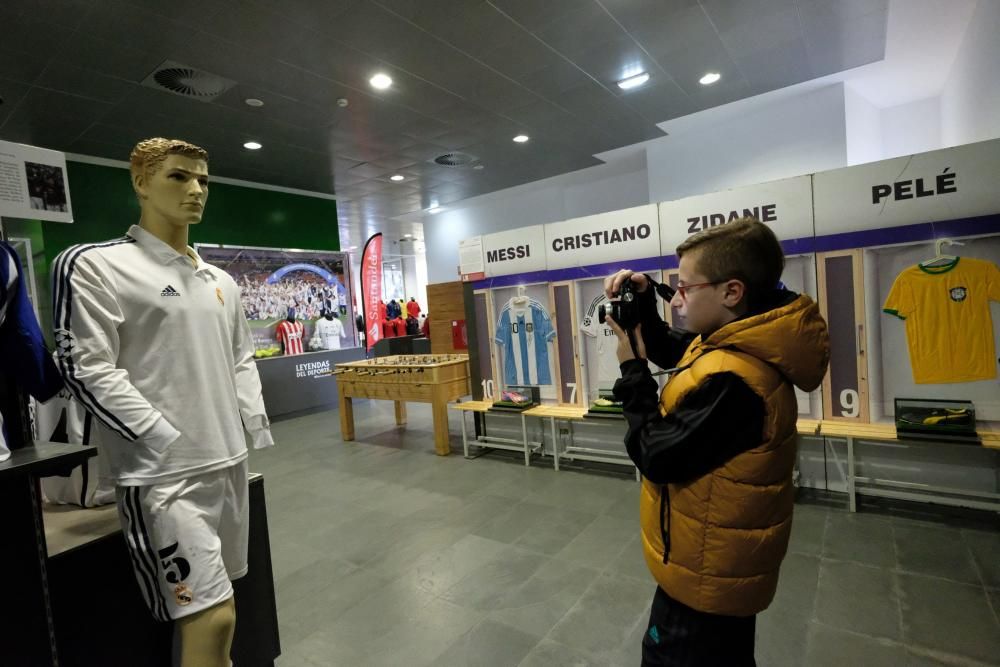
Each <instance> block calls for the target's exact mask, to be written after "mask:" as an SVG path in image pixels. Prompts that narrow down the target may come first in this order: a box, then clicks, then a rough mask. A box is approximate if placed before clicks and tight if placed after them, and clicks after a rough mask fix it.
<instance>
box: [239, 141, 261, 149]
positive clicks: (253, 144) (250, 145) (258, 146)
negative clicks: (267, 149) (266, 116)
mask: <svg viewBox="0 0 1000 667" xmlns="http://www.w3.org/2000/svg"><path fill="white" fill-rule="evenodd" d="M263 147H264V145H263V144H261V143H259V142H257V141H248V142H246V143H245V144H243V148H245V149H247V150H248V151H259V150H260V149H261V148H263Z"/></svg>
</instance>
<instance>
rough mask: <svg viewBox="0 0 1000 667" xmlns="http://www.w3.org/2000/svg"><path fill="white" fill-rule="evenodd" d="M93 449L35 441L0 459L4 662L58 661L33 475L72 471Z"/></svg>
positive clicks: (42, 666)
mask: <svg viewBox="0 0 1000 667" xmlns="http://www.w3.org/2000/svg"><path fill="white" fill-rule="evenodd" d="M95 453H96V451H95V450H94V448H93V447H83V446H81V445H67V444H62V443H47V442H39V443H35V444H34V445H33V446H32V445H28V446H27V447H22V448H21V449H16V450H14V451H13V452H12V453H11V457H10V458H9V459H7V460H6V461H4V462H2V463H0V507H2V508H3V515H4V522H3V524H4V528H3V536H4V537H3V547H2V548H0V572H4V573H5V577H6V583H5V588H6V591H7V595H8V597H7V600H8V603H7V604H3V605H0V628H3V645H2V646H0V654H2V659H0V662H2V663H3V664H4V665H31V666H32V667H35V666H38V667H49V666H50V665H51V666H55V665H59V664H60V662H59V658H58V653H57V651H56V625H55V622H54V620H53V618H54V617H53V614H52V607H51V604H50V598H51V582H50V580H49V572H48V547H47V546H46V543H45V525H44V523H43V521H42V505H41V492H40V490H39V485H38V479H39V478H40V477H45V476H47V475H53V474H58V473H60V472H65V471H68V470H71V469H73V468H74V467H76V466H78V465H81V464H83V463H85V462H86V460H87V458H89V457H91V456H93V455H94V454H95Z"/></svg>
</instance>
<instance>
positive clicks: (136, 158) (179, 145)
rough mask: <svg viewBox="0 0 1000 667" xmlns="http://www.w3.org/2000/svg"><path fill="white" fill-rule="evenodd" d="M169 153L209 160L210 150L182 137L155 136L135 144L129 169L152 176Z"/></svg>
mask: <svg viewBox="0 0 1000 667" xmlns="http://www.w3.org/2000/svg"><path fill="white" fill-rule="evenodd" d="M168 155H183V156H185V157H189V158H192V159H194V160H204V161H205V162H208V151H206V150H205V149H204V148H202V147H201V146H195V145H194V144H190V143H188V142H186V141H183V140H181V139H164V138H163V137H154V138H152V139H143V140H142V141H140V142H139V143H137V144H136V145H135V148H133V149H132V154H131V155H130V156H129V170H130V171H131V172H132V173H133V174H135V173H137V172H141V173H143V174H144V175H146V176H152V175H153V174H155V173H156V172H158V171H159V170H160V167H161V166H162V165H163V161H164V160H166V159H167V156H168Z"/></svg>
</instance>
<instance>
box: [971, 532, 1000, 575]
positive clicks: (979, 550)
mask: <svg viewBox="0 0 1000 667" xmlns="http://www.w3.org/2000/svg"><path fill="white" fill-rule="evenodd" d="M962 539H963V540H964V541H965V545H966V548H968V550H969V552H970V553H971V554H972V558H973V560H974V561H975V564H976V569H977V571H978V573H979V576H980V577H981V578H982V583H983V584H985V585H986V586H993V587H995V588H1000V530H998V531H996V532H986V531H976V530H963V531H962Z"/></svg>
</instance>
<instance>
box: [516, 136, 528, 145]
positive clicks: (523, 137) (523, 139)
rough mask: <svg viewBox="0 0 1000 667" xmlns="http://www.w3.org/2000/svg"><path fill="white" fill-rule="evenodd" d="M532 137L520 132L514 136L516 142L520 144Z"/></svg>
mask: <svg viewBox="0 0 1000 667" xmlns="http://www.w3.org/2000/svg"><path fill="white" fill-rule="evenodd" d="M530 138H531V137H529V136H528V135H526V134H519V135H517V136H516V137H514V142H515V143H518V144H523V143H524V142H526V141H527V140H528V139H530Z"/></svg>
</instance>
